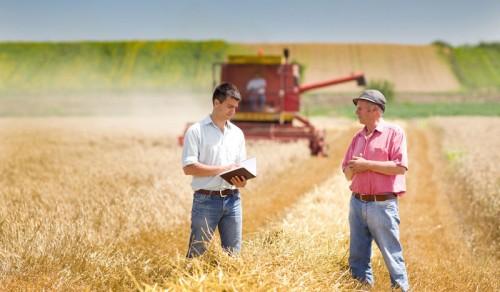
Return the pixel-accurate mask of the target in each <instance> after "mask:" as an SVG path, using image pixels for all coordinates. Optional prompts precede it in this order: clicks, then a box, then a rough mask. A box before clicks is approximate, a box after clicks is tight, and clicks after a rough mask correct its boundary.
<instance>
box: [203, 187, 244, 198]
mask: <svg viewBox="0 0 500 292" xmlns="http://www.w3.org/2000/svg"><path fill="white" fill-rule="evenodd" d="M237 192H238V189H225V190H220V191H211V190H203V189H200V190H197V191H195V193H199V194H203V195H207V196H219V197H225V196H232V195H234V194H236V193H237Z"/></svg>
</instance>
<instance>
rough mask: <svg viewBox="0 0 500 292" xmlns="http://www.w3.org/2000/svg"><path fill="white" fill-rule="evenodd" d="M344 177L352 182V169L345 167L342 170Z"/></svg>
mask: <svg viewBox="0 0 500 292" xmlns="http://www.w3.org/2000/svg"><path fill="white" fill-rule="evenodd" d="M344 175H345V178H346V179H347V180H352V177H353V176H354V172H353V171H352V168H350V167H349V166H346V167H345V168H344Z"/></svg>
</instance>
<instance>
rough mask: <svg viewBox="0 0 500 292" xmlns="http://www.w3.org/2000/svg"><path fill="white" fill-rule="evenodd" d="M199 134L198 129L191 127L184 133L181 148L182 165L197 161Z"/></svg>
mask: <svg viewBox="0 0 500 292" xmlns="http://www.w3.org/2000/svg"><path fill="white" fill-rule="evenodd" d="M199 145H200V135H199V131H196V129H195V128H193V127H191V128H189V129H188V130H187V131H186V134H185V135H184V146H183V148H182V167H185V166H188V165H190V164H194V163H197V162H198V158H199V153H200V151H199Z"/></svg>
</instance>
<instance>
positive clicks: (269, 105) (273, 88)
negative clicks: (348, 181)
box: [179, 49, 366, 156]
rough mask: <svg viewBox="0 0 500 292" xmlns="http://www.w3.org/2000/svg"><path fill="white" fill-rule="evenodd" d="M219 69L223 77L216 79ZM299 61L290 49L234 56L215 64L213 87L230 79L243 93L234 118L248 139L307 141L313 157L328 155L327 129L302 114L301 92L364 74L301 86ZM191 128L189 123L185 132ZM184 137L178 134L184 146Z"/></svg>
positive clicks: (361, 81)
mask: <svg viewBox="0 0 500 292" xmlns="http://www.w3.org/2000/svg"><path fill="white" fill-rule="evenodd" d="M217 72H220V80H217V78H216V76H217V74H216V73H217ZM299 72H300V70H299V64H295V63H290V62H289V51H288V49H285V50H284V53H283V57H282V56H279V55H262V54H259V55H235V56H229V57H228V59H227V62H225V63H216V64H214V65H213V67H212V79H213V85H214V88H215V86H216V85H217V84H218V83H219V82H230V83H233V84H234V85H236V86H237V87H238V88H239V89H240V92H241V95H242V101H241V102H240V106H239V109H238V111H237V113H236V115H235V116H234V118H233V119H232V120H231V121H232V122H233V123H235V124H236V125H237V126H238V127H240V128H241V129H242V130H243V132H244V133H245V138H247V139H266V140H275V141H280V142H292V141H297V140H308V141H309V149H310V150H311V155H313V156H318V155H319V156H326V149H325V148H326V145H325V131H324V130H320V129H317V128H316V127H314V125H313V124H311V122H310V121H309V119H307V118H306V117H304V116H302V115H300V113H299V112H300V95H301V94H302V93H304V92H307V91H310V90H314V89H318V88H323V87H327V86H330V85H335V84H340V83H344V82H349V81H357V84H358V85H359V86H364V85H365V84H366V81H365V77H364V74H363V73H354V74H351V75H348V76H344V77H340V78H335V79H330V80H325V81H321V82H315V83H310V84H304V85H299V80H300V76H299ZM188 127H189V124H188V125H187V127H186V129H185V130H184V133H185V131H186V130H187V128H188ZM182 143H183V136H181V137H179V144H180V145H182Z"/></svg>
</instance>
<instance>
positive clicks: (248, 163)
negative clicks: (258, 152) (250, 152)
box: [240, 157, 257, 176]
mask: <svg viewBox="0 0 500 292" xmlns="http://www.w3.org/2000/svg"><path fill="white" fill-rule="evenodd" d="M240 165H241V166H243V167H244V168H246V169H247V170H248V171H249V172H250V173H251V174H253V175H255V176H257V158H255V157H252V158H249V159H247V160H243V161H242V162H241V163H240Z"/></svg>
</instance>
